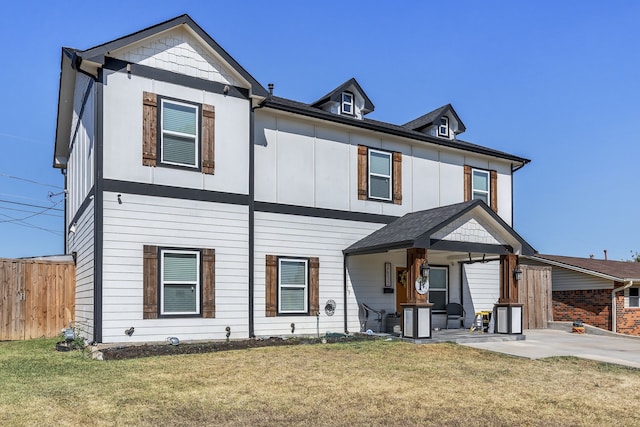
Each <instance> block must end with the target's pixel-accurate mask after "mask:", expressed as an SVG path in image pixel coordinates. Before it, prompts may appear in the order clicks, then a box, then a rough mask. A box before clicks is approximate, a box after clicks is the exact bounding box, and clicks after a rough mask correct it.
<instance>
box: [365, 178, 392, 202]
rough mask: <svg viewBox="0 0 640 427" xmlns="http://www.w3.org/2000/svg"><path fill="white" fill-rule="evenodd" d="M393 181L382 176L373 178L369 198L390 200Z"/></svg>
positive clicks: (370, 183)
mask: <svg viewBox="0 0 640 427" xmlns="http://www.w3.org/2000/svg"><path fill="white" fill-rule="evenodd" d="M390 182H391V180H390V179H389V178H384V177H381V176H372V177H371V179H370V180H369V185H370V188H369V196H371V197H378V198H381V199H389V198H390V195H389V183H390Z"/></svg>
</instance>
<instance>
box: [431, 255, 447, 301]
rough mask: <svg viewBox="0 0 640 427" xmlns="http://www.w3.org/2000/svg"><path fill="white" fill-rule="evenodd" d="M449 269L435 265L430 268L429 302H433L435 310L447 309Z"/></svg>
mask: <svg viewBox="0 0 640 427" xmlns="http://www.w3.org/2000/svg"><path fill="white" fill-rule="evenodd" d="M448 276H449V269H448V268H447V267H434V266H431V268H430V269H429V302H430V303H433V308H432V310H433V311H445V309H446V306H447V301H448V291H449V289H448V288H449V286H448V284H449V277H448Z"/></svg>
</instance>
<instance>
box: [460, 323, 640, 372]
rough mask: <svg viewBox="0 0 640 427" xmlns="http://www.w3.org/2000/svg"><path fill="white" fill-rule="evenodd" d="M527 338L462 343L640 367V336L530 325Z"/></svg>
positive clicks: (519, 353)
mask: <svg viewBox="0 0 640 427" xmlns="http://www.w3.org/2000/svg"><path fill="white" fill-rule="evenodd" d="M525 336H526V337H527V339H526V340H523V341H505V342H483V343H468V344H463V345H466V346H469V347H474V348H480V349H483V350H490V351H495V352H498V353H505V354H510V355H513V356H520V357H526V358H528V359H541V358H544V357H552V356H575V357H580V358H583V359H591V360H597V361H599V362H606V363H615V364H618V365H624V366H631V367H633V368H640V338H620V337H615V336H603V335H592V334H572V333H570V332H566V331H560V330H556V329H529V330H527V331H525Z"/></svg>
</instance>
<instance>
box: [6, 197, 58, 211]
mask: <svg viewBox="0 0 640 427" xmlns="http://www.w3.org/2000/svg"><path fill="white" fill-rule="evenodd" d="M0 203H10V204H12V205H20V206H29V207H32V208H40V209H48V210H52V211H59V212H62V211H63V210H62V209H60V208H56V209H54V208H53V207H47V206H38V205H31V204H29V203H20V202H12V201H11V200H2V199H0ZM58 203H60V202H58ZM54 206H55V205H54Z"/></svg>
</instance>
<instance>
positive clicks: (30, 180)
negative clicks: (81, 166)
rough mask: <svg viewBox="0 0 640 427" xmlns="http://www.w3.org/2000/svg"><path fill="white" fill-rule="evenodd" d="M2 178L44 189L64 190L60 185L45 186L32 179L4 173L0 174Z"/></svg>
mask: <svg viewBox="0 0 640 427" xmlns="http://www.w3.org/2000/svg"><path fill="white" fill-rule="evenodd" d="M0 176H4V177H5V178H10V179H15V180H18V181H24V182H28V183H30V184H36V185H42V186H43V187H53V188H57V189H59V190H62V187H60V186H58V185H51V184H45V183H44V182H38V181H34V180H32V179H27V178H20V177H19V176H13V175H9V174H6V173H2V172H0Z"/></svg>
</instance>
